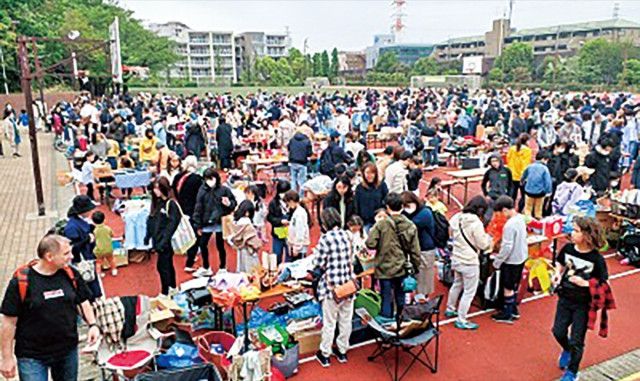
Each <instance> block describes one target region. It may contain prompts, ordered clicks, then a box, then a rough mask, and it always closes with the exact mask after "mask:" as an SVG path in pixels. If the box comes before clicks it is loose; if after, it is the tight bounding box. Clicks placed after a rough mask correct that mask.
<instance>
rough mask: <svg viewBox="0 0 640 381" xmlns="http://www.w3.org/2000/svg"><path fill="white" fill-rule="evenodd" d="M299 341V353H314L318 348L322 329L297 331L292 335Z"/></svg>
mask: <svg viewBox="0 0 640 381" xmlns="http://www.w3.org/2000/svg"><path fill="white" fill-rule="evenodd" d="M293 337H294V338H295V339H296V341H297V342H298V343H300V355H309V354H315V353H316V352H317V351H318V348H320V339H321V338H322V331H321V330H319V329H316V330H312V331H303V332H298V333H296V334H295V335H294V336H293Z"/></svg>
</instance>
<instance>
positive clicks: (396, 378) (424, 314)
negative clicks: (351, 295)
mask: <svg viewBox="0 0 640 381" xmlns="http://www.w3.org/2000/svg"><path fill="white" fill-rule="evenodd" d="M442 298H443V297H442V295H439V296H436V297H435V298H433V299H429V300H428V301H427V302H426V303H424V304H416V305H409V306H405V308H404V310H403V311H402V314H401V316H396V325H395V328H394V329H393V330H389V329H386V328H384V327H383V326H382V325H380V324H379V323H378V322H377V321H375V320H373V319H371V320H370V321H369V326H370V327H371V328H373V329H374V330H375V331H376V332H377V333H378V337H376V343H377V345H378V346H377V348H376V349H375V351H374V352H373V353H372V354H371V355H370V356H369V357H368V358H367V359H368V360H369V361H374V360H375V359H377V358H378V357H382V359H383V362H384V365H385V368H386V370H387V373H389V376H390V377H391V379H392V380H393V381H400V380H402V378H404V376H406V375H407V373H409V371H410V370H411V368H412V367H413V365H414V364H416V363H420V364H422V365H423V366H424V367H426V368H427V369H429V370H430V371H431V373H436V372H437V371H438V352H439V348H440V304H441V303H442ZM360 312H361V311H358V313H360ZM365 313H366V312H365ZM407 321H410V323H409V325H411V324H413V326H414V327H419V328H418V329H416V330H413V331H410V333H409V334H407V335H406V336H405V335H404V334H403V331H406V330H407V329H406V327H405V328H403V327H401V323H403V322H407ZM433 341H435V348H434V355H433V359H432V357H431V356H430V355H429V353H428V352H427V347H428V346H429V344H431V343H432V342H433ZM414 348H418V351H417V352H415V351H414V350H413V349H414ZM392 349H394V350H395V353H394V357H393V364H392V366H393V373H392V372H391V369H390V366H389V364H388V362H387V359H386V358H385V356H384V355H385V354H386V353H387V352H389V351H390V350H392ZM400 350H402V351H403V352H405V353H408V354H409V355H410V356H411V362H410V363H409V365H408V366H407V367H406V368H405V369H404V371H402V373H401V374H400Z"/></svg>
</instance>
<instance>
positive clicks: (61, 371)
mask: <svg viewBox="0 0 640 381" xmlns="http://www.w3.org/2000/svg"><path fill="white" fill-rule="evenodd" d="M49 369H51V378H52V379H53V381H73V380H77V379H78V349H77V348H75V349H72V350H71V351H70V352H69V353H67V354H66V355H65V356H64V357H62V358H59V359H55V360H49V361H42V360H36V359H31V358H26V357H21V358H18V376H19V378H20V380H21V381H48V380H49Z"/></svg>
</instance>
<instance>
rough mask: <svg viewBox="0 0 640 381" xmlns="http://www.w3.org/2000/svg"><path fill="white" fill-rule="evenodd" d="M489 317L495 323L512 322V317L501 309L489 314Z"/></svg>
mask: <svg viewBox="0 0 640 381" xmlns="http://www.w3.org/2000/svg"><path fill="white" fill-rule="evenodd" d="M491 319H493V321H495V322H496V323H505V324H513V318H512V317H511V316H510V315H507V314H506V313H504V312H502V311H500V312H498V313H495V314H493V315H491Z"/></svg>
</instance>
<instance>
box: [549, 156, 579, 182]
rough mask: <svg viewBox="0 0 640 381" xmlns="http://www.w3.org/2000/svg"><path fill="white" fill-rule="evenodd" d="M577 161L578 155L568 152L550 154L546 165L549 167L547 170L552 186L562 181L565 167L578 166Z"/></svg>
mask: <svg viewBox="0 0 640 381" xmlns="http://www.w3.org/2000/svg"><path fill="white" fill-rule="evenodd" d="M578 163H579V158H578V156H577V155H571V154H569V153H568V152H565V153H563V154H560V155H552V156H551V159H549V162H548V163H547V167H549V172H550V173H551V178H552V179H553V186H554V187H556V186H558V185H560V184H561V183H562V182H563V181H564V173H565V172H566V171H567V169H569V168H576V167H578ZM554 189H555V188H554Z"/></svg>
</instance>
